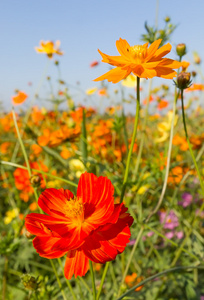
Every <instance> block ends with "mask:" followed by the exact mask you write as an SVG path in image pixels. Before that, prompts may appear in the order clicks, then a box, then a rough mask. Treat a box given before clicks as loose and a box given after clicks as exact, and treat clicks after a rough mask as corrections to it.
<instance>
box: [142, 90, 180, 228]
mask: <svg viewBox="0 0 204 300" xmlns="http://www.w3.org/2000/svg"><path fill="white" fill-rule="evenodd" d="M178 96H179V93H175V97H174V104H173V115H172V120H171V130H170V138H169V149H168V154H167V164H166V173H165V178H164V184H163V187H162V192H161V195H160V197H159V201H158V203H157V205H156V207H155V208H154V210H153V211H152V212H150V214H149V216H148V217H147V219H146V221H145V223H148V221H149V220H150V218H151V217H152V216H153V215H154V214H155V213H156V212H157V211H158V210H159V208H160V206H161V204H162V201H163V199H164V195H165V192H166V187H167V181H168V177H169V169H170V162H171V150H172V140H173V135H174V119H175V115H176V103H177V99H178Z"/></svg>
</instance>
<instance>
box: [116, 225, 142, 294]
mask: <svg viewBox="0 0 204 300" xmlns="http://www.w3.org/2000/svg"><path fill="white" fill-rule="evenodd" d="M143 231H144V227H143V226H142V227H141V228H140V231H139V233H138V236H137V239H136V241H135V244H134V246H133V248H132V252H131V253H130V256H129V259H128V262H127V265H126V268H125V272H124V274H123V278H122V281H121V283H120V289H119V292H118V296H119V295H120V292H121V288H122V285H123V283H124V281H125V277H126V275H127V273H128V270H129V267H130V263H131V261H132V258H133V255H134V253H135V250H136V248H137V245H138V243H139V241H140V238H141V236H142V234H143Z"/></svg>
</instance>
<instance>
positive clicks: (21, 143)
mask: <svg viewBox="0 0 204 300" xmlns="http://www.w3.org/2000/svg"><path fill="white" fill-rule="evenodd" d="M12 115H13V121H14V125H15V128H16V132H17V136H18V141H19V143H20V146H21V149H22V152H23V156H24V159H25V163H26V166H27V170H28V174H29V176H31V175H32V173H31V169H30V164H29V161H28V156H27V153H26V151H25V147H24V145H23V141H22V139H21V134H20V131H19V128H18V124H17V121H16V115H15V112H14V109H12Z"/></svg>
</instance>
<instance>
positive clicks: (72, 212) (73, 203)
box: [65, 197, 84, 222]
mask: <svg viewBox="0 0 204 300" xmlns="http://www.w3.org/2000/svg"><path fill="white" fill-rule="evenodd" d="M65 214H66V215H67V216H68V217H69V218H72V219H75V220H76V221H77V220H78V221H81V222H83V220H84V205H83V202H82V198H80V197H74V198H73V199H70V200H69V201H67V203H66V206H65Z"/></svg>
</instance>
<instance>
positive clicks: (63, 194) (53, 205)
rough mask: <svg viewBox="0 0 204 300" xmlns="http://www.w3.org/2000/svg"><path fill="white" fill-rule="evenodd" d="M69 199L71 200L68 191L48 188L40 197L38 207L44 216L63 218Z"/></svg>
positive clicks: (71, 196)
mask: <svg viewBox="0 0 204 300" xmlns="http://www.w3.org/2000/svg"><path fill="white" fill-rule="evenodd" d="M69 198H73V194H72V193H71V192H70V191H69V190H64V189H60V190H57V189H53V188H50V189H46V190H45V191H44V192H43V193H42V194H41V195H40V197H39V199H38V205H39V206H40V208H41V209H42V210H43V211H44V212H45V213H46V214H48V215H50V216H53V217H57V218H59V217H63V216H64V207H65V206H66V203H67V200H68V199H69Z"/></svg>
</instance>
